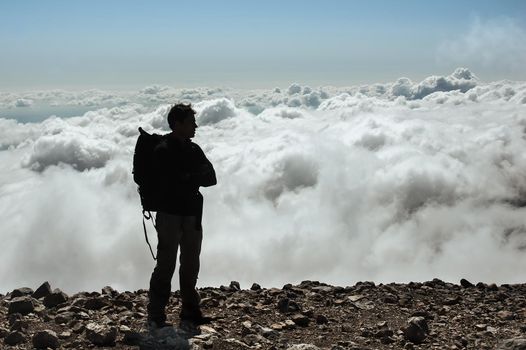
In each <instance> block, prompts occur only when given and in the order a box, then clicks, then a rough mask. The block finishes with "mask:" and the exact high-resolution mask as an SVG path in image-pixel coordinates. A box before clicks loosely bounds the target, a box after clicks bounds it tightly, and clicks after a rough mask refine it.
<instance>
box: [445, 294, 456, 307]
mask: <svg viewBox="0 0 526 350" xmlns="http://www.w3.org/2000/svg"><path fill="white" fill-rule="evenodd" d="M460 300H461V298H460V296H458V295H456V296H453V297H448V298H446V299H445V300H444V302H443V303H442V304H444V305H449V306H451V305H456V304H458V303H460Z"/></svg>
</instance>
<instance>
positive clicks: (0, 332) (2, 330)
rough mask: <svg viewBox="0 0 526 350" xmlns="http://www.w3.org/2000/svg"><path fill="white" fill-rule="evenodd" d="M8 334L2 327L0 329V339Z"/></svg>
mask: <svg viewBox="0 0 526 350" xmlns="http://www.w3.org/2000/svg"><path fill="white" fill-rule="evenodd" d="M8 334H9V331H8V330H7V329H5V328H4V327H0V338H5V337H6V336H7V335H8Z"/></svg>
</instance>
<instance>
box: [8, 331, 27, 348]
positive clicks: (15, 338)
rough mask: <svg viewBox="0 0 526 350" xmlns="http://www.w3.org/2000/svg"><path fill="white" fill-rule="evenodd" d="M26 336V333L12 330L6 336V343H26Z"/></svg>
mask: <svg viewBox="0 0 526 350" xmlns="http://www.w3.org/2000/svg"><path fill="white" fill-rule="evenodd" d="M25 341H26V338H25V337H24V335H23V334H22V333H20V332H18V331H15V332H11V333H9V334H8V335H7V337H5V338H4V343H6V344H7V345H13V346H14V345H18V344H20V343H25Z"/></svg>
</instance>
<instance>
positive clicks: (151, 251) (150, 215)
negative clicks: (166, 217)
mask: <svg viewBox="0 0 526 350" xmlns="http://www.w3.org/2000/svg"><path fill="white" fill-rule="evenodd" d="M147 214H148V215H147ZM144 219H146V220H150V219H152V224H153V227H155V229H156V230H157V226H156V225H155V220H154V219H153V215H152V213H151V212H149V211H148V212H147V211H146V210H143V211H142V227H143V228H144V238H146V243H147V244H148V247H150V253H152V258H153V260H157V258H156V257H155V255H154V254H153V249H152V246H151V244H150V241H148V234H147V233H146V223H145V222H144Z"/></svg>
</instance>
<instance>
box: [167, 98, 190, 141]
mask: <svg viewBox="0 0 526 350" xmlns="http://www.w3.org/2000/svg"><path fill="white" fill-rule="evenodd" d="M168 125H169V126H170V129H172V131H173V134H175V135H176V136H178V137H180V138H186V139H191V138H192V137H194V136H195V129H196V128H197V124H196V123H195V111H194V110H193V108H192V105H190V104H188V105H185V104H182V103H179V104H176V105H175V106H173V107H172V108H171V109H170V112H168Z"/></svg>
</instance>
